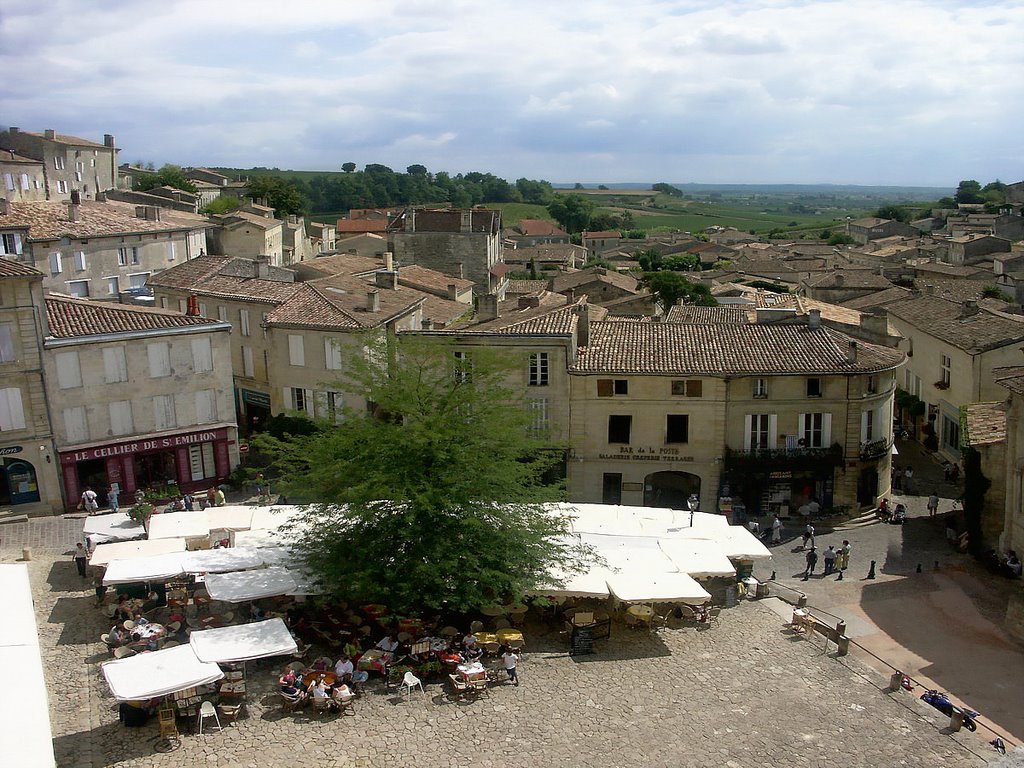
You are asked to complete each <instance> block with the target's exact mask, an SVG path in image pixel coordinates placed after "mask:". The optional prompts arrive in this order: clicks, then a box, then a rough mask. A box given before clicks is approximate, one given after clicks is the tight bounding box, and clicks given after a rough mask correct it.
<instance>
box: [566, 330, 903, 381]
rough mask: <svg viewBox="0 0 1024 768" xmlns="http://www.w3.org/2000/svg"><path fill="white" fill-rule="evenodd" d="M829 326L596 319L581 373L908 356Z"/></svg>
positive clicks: (717, 370)
mask: <svg viewBox="0 0 1024 768" xmlns="http://www.w3.org/2000/svg"><path fill="white" fill-rule="evenodd" d="M850 341H851V338H850V337H849V336H846V335H845V334H842V333H839V332H838V331H835V330H832V329H831V328H828V327H826V326H822V327H821V328H817V329H814V330H812V329H810V328H808V327H807V326H806V325H781V324H770V325H739V324H717V325H715V324H698V323H623V322H591V324H590V345H589V346H588V347H586V348H585V349H581V350H580V354H579V356H578V358H577V360H576V364H575V366H574V368H573V370H574V371H575V372H577V373H651V374H679V375H700V376H722V375H730V374H731V375H757V374H775V375H787V374H790V375H808V374H811V375H815V374H822V375H825V374H862V373H870V372H874V371H882V370H888V369H891V368H894V367H896V366H898V365H899V364H900V363H901V362H902V361H903V353H902V352H899V351H898V350H895V349H890V348H888V347H881V346H877V345H874V344H868V343H866V342H863V341H858V342H857V359H856V362H849V361H848V359H847V351H848V348H849V342H850Z"/></svg>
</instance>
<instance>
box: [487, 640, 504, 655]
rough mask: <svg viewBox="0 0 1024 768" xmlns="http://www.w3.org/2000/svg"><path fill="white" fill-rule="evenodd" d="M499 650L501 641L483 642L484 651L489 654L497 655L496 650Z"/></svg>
mask: <svg viewBox="0 0 1024 768" xmlns="http://www.w3.org/2000/svg"><path fill="white" fill-rule="evenodd" d="M500 650H501V643H498V642H494V643H484V652H485V653H487V654H488V655H490V656H497V655H498V651H500Z"/></svg>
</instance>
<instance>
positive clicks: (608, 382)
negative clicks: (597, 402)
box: [597, 379, 629, 397]
mask: <svg viewBox="0 0 1024 768" xmlns="http://www.w3.org/2000/svg"><path fill="white" fill-rule="evenodd" d="M628 394H629V381H628V380H627V379H598V380H597V396H598V397H612V396H614V395H628Z"/></svg>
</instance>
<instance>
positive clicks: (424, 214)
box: [394, 208, 501, 235]
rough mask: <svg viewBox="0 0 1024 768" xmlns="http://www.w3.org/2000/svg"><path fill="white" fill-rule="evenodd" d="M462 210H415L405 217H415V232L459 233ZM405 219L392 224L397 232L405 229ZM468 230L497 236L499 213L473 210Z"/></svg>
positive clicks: (484, 209)
mask: <svg viewBox="0 0 1024 768" xmlns="http://www.w3.org/2000/svg"><path fill="white" fill-rule="evenodd" d="M462 213H463V212H462V210H460V209H443V210H438V209H430V208H427V209H417V210H415V211H414V212H411V213H410V212H407V213H406V214H405V217H408V216H410V215H412V216H414V217H415V225H416V228H415V231H416V232H461V231H462ZM405 217H402V218H400V219H398V220H397V221H396V222H394V227H395V228H396V230H397V231H402V230H403V229H404V228H405ZM470 222H471V223H470V230H471V231H472V232H476V233H488V234H492V235H493V234H497V233H498V231H499V229H500V228H501V213H500V212H499V211H495V210H491V209H489V208H473V209H472V212H471V217H470Z"/></svg>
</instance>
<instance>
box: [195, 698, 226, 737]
mask: <svg viewBox="0 0 1024 768" xmlns="http://www.w3.org/2000/svg"><path fill="white" fill-rule="evenodd" d="M208 717H212V718H213V719H214V720H216V721H217V730H218V731H222V730H224V728H223V726H222V725H221V724H220V715H218V714H217V708H216V707H215V706H213V702H212V701H204V702H203V705H202V706H201V707H199V735H200V736H202V735H203V721H204V720H205V719H206V718H208Z"/></svg>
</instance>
